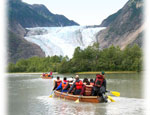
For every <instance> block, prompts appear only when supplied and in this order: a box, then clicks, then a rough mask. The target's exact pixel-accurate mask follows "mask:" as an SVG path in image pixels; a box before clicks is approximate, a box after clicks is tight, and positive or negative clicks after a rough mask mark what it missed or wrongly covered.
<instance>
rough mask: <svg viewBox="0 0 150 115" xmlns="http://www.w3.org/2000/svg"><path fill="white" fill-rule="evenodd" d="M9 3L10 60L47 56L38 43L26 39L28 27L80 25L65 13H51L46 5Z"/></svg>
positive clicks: (14, 1)
mask: <svg viewBox="0 0 150 115" xmlns="http://www.w3.org/2000/svg"><path fill="white" fill-rule="evenodd" d="M7 3H8V26H7V30H8V57H9V58H8V60H7V61H8V62H13V63H15V62H16V61H17V60H19V59H21V58H23V59H26V58H29V57H33V56H39V57H45V53H44V52H43V51H42V50H41V48H40V47H39V46H38V45H36V44H33V43H30V42H28V41H27V40H25V39H24V36H25V35H26V33H27V30H26V28H31V27H59V26H70V25H79V24H78V23H76V22H74V21H72V20H69V19H67V18H66V17H65V16H63V15H57V14H53V13H51V12H50V11H49V10H48V9H47V8H46V7H45V6H44V5H37V4H34V5H30V4H27V3H25V2H22V1H21V0H9V1H8V2H7ZM15 41H16V43H17V44H16V43H15ZM31 49H32V50H31Z"/></svg>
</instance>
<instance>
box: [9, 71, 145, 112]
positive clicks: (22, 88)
mask: <svg viewBox="0 0 150 115" xmlns="http://www.w3.org/2000/svg"><path fill="white" fill-rule="evenodd" d="M57 76H60V77H61V79H62V78H63V77H64V76H66V77H68V78H70V77H74V75H72V74H65V75H64V74H63V75H62V74H58V75H54V77H57ZM106 76H107V77H106V79H107V89H108V90H112V91H118V92H120V94H121V96H120V97H114V96H112V95H111V94H109V95H111V96H112V98H113V99H114V100H115V101H116V102H108V103H87V102H80V103H74V101H69V100H65V101H64V100H63V99H58V98H49V95H50V93H51V91H52V87H53V80H52V79H51V80H48V79H41V78H40V75H36V74H35V75H32V74H31V75H30V74H9V75H8V76H7V84H8V85H7V86H8V87H7V89H8V115H144V114H145V107H144V102H145V100H144V98H143V95H142V94H143V87H142V84H143V82H142V77H141V74H138V73H128V74H127V73H126V74H121V73H119V74H106ZM84 77H88V78H95V75H80V78H82V79H83V78H84Z"/></svg>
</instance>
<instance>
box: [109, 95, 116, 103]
mask: <svg viewBox="0 0 150 115" xmlns="http://www.w3.org/2000/svg"><path fill="white" fill-rule="evenodd" d="M107 97H108V99H109V100H110V101H111V102H115V100H113V98H112V97H111V96H107Z"/></svg>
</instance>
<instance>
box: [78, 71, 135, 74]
mask: <svg viewBox="0 0 150 115" xmlns="http://www.w3.org/2000/svg"><path fill="white" fill-rule="evenodd" d="M99 73H101V71H96V72H94V71H93V72H77V73H76V74H99ZM112 73H137V72H136V71H105V74H112Z"/></svg>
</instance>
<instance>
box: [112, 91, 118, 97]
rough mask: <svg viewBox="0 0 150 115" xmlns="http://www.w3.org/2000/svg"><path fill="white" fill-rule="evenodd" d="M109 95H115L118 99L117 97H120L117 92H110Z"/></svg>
mask: <svg viewBox="0 0 150 115" xmlns="http://www.w3.org/2000/svg"><path fill="white" fill-rule="evenodd" d="M110 93H111V94H113V95H115V96H117V97H119V96H120V93H119V92H117V91H110Z"/></svg>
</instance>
